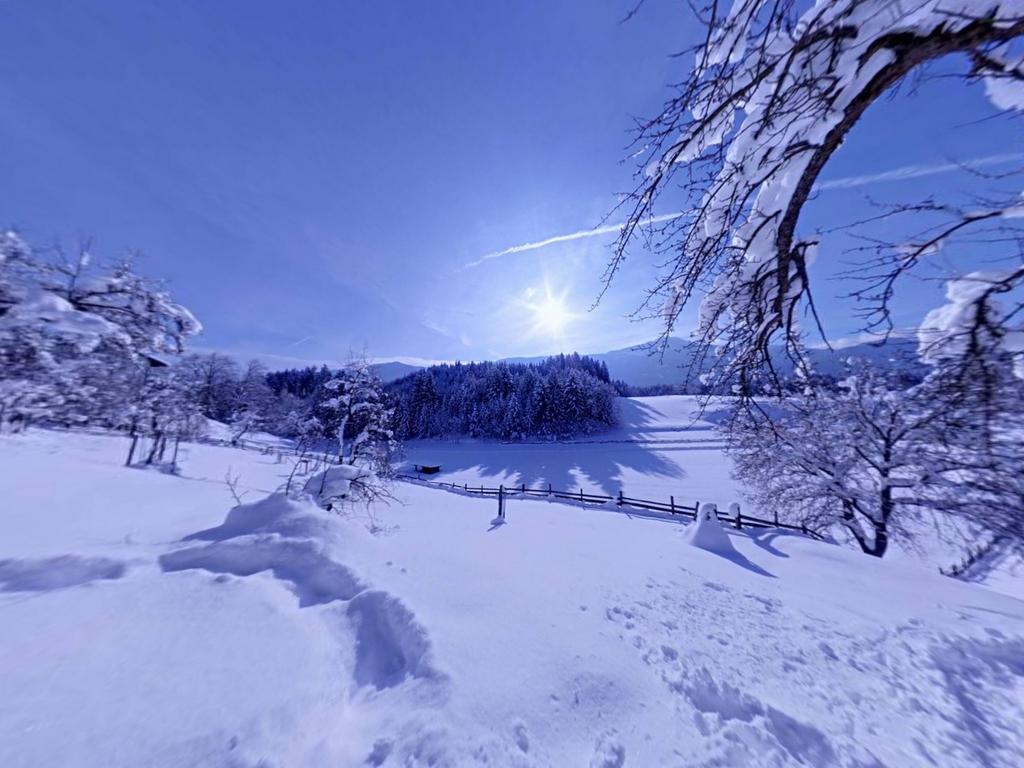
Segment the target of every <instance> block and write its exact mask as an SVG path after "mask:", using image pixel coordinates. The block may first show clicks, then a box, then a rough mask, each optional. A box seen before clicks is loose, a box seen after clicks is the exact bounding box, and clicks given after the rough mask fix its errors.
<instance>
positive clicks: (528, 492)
mask: <svg viewBox="0 0 1024 768" xmlns="http://www.w3.org/2000/svg"><path fill="white" fill-rule="evenodd" d="M396 477H397V479H399V480H405V481H408V482H415V483H418V484H420V485H426V486H430V487H432V488H442V489H444V490H448V491H454V492H457V493H465V494H470V495H473V496H484V497H488V496H489V497H492V498H496V499H497V500H498V503H499V510H502V511H503V510H504V500H505V499H508V498H514V497H520V498H530V497H538V498H546V499H555V500H558V501H575V502H577V503H579V504H583V505H587V504H591V505H594V506H607V505H609V504H612V505H614V506H617V507H629V508H630V509H642V510H646V511H648V512H659V513H662V514H667V515H671V516H681V517H685V518H689V519H691V520H693V519H696V517H697V513H698V512H699V511H700V502H699V501H695V502H693V503H692V504H686V503H679V502H677V501H676V498H675V496H669V498H668V502H667V503H666V502H662V501H654V500H651V499H637V498H633V497H632V496H626V495H624V494H623V493H622V491H619V495H618V496H605V495H603V494H599V493H588V492H586V491H584V490H583V489H582V488H580V489H579V490H578V491H562V490H558V489H556V488H552V487H551V485H550V484H549V485H548V487H547V488H528V487H527V486H526V484H525V483H524V484H520V485H509V486H506V485H499V486H497V487H493V486H486V485H470V484H469V483H450V482H445V481H443V480H425V479H424V478H422V477H420V476H419V475H409V474H398V475H396ZM718 519H719V520H721V521H722V522H723V523H728V524H729V525H732V526H734V527H735V528H738V529H742V528H783V529H786V530H789V531H799V532H800V533H802V534H804V535H806V536H812V537H814V538H816V539H820V538H822V537H821V535H820V534H818V533H817V532H816V531H813V530H811V529H810V528H808V527H807V526H806V525H793V524H791V523H784V522H782V521H780V520H779V519H778V518H777V517H776V518H774V519H772V520H767V519H765V518H762V517H754V516H753V515H746V514H743V513H742V512H741V511H739V510H738V509H737V511H736V513H735V514H732V515H727V514H724V513H723V512H721V511H719V512H718Z"/></svg>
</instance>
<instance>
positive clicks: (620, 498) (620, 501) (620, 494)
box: [619, 488, 622, 507]
mask: <svg viewBox="0 0 1024 768" xmlns="http://www.w3.org/2000/svg"><path fill="white" fill-rule="evenodd" d="M619 506H620V507H621V506H622V489H621V488H619Z"/></svg>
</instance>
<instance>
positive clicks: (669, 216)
mask: <svg viewBox="0 0 1024 768" xmlns="http://www.w3.org/2000/svg"><path fill="white" fill-rule="evenodd" d="M1022 160H1024V153H1015V154H1008V155H989V156H987V157H976V158H974V159H972V160H964V161H963V162H958V163H955V162H946V163H935V164H932V165H906V166H903V167H902V168H893V169H892V170H890V171H880V172H879V173H871V174H865V175H862V176H846V177H843V178H840V179H829V180H828V181H822V182H819V183H818V184H816V185H815V187H814V189H815V191H816V192H826V191H828V190H830V189H854V188H856V187H864V186H867V185H868V184H879V183H884V182H887V181H903V180H905V179H919V178H922V177H925V176H938V175H940V174H943V173H950V172H952V171H959V170H963V169H964V168H971V169H978V168H986V167H988V166H992V165H1001V164H1003V163H1012V162H1018V161H1022ZM685 214H686V211H676V212H674V213H664V214H662V215H660V216H652V217H651V218H649V219H647V220H645V221H644V222H643V223H644V224H658V223H661V222H665V221H673V220H675V219H678V218H680V217H681V216H684V215H685ZM624 226H626V222H624V221H621V222H619V223H617V224H605V225H603V226H600V227H595V228H594V229H581V230H580V231H578V232H570V233H569V234H566V235H553V236H552V237H547V238H545V239H543V240H537V241H535V242H532V243H521V244H520V245H513V246H511V247H509V248H506V249H504V250H503V251H494V252H493V253H488V254H485V255H483V256H481V257H480V258H478V259H474V260H473V261H470V262H468V263H467V264H464V265H463V267H462V268H463V269H473V268H474V267H479V266H480V265H481V264H485V263H486V262H488V261H492V260H494V259H500V258H502V257H503V256H511V255H512V254H514V253H523V252H524V251H536V250H540V249H541V248H547V247H548V246H549V245H557V244H559V243H568V242H571V241H573V240H583V239H584V238H588V237H597V236H599V235H610V234H613V233H616V232H621V231H622V228H623V227H624Z"/></svg>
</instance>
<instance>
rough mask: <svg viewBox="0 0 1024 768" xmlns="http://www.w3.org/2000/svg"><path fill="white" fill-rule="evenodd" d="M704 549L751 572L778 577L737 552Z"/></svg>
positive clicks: (772, 577)
mask: <svg viewBox="0 0 1024 768" xmlns="http://www.w3.org/2000/svg"><path fill="white" fill-rule="evenodd" d="M704 551H705V552H711V554H713V555H718V556H719V557H721V558H723V559H725V560H728V561H729V562H730V563H735V564H736V565H738V566H740V567H741V568H746V569H747V570H748V571H750V572H751V573H756V574H757V575H758V576H767V577H768V578H769V579H777V578H778V577H777V576H776V575H775V574H774V573H771V572H769V571H766V570H765V569H764V568H762V567H761V566H760V565H758V564H757V563H755V562H753V561H751V560H749V559H747V557H746V556H745V555H742V554H740V553H739V552H715V551H712V550H704Z"/></svg>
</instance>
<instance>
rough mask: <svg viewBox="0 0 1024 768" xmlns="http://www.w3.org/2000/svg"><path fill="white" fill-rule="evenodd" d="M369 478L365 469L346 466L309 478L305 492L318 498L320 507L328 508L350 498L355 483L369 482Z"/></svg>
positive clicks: (304, 488)
mask: <svg viewBox="0 0 1024 768" xmlns="http://www.w3.org/2000/svg"><path fill="white" fill-rule="evenodd" d="M369 477H370V474H369V473H368V472H367V471H366V470H365V469H362V468H360V467H354V466H350V465H348V464H344V465H342V466H339V467H331V468H329V469H327V470H326V471H324V472H320V473H318V474H316V475H314V476H313V477H311V478H309V480H307V481H306V484H305V486H304V487H303V490H304V491H305V492H306V493H308V494H309V495H310V496H313V497H314V498H316V500H317V502H318V503H319V504H320V505H322V506H326V505H328V504H331V503H334V502H336V501H338V500H339V499H344V498H345V497H346V496H348V495H349V492H350V491H351V489H352V483H353V482H356V481H358V480H367V479H368V478H369Z"/></svg>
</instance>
